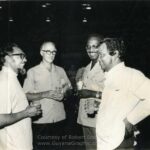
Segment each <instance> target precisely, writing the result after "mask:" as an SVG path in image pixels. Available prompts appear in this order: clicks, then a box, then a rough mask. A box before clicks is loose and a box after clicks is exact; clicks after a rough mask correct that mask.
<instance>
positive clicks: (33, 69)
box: [28, 64, 40, 72]
mask: <svg viewBox="0 0 150 150" xmlns="http://www.w3.org/2000/svg"><path fill="white" fill-rule="evenodd" d="M39 69H40V64H38V65H36V66H33V67H31V68H30V69H29V70H28V72H31V71H36V70H39Z"/></svg>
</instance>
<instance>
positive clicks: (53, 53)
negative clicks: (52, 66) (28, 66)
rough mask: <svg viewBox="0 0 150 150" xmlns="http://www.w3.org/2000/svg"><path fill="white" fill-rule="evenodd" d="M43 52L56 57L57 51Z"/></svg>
mask: <svg viewBox="0 0 150 150" xmlns="http://www.w3.org/2000/svg"><path fill="white" fill-rule="evenodd" d="M42 51H43V52H45V53H46V54H48V55H50V54H52V55H56V51H50V50H42Z"/></svg>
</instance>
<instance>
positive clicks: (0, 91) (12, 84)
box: [0, 44, 41, 150]
mask: <svg viewBox="0 0 150 150" xmlns="http://www.w3.org/2000/svg"><path fill="white" fill-rule="evenodd" d="M25 62H26V57H25V54H24V52H23V51H22V50H21V49H20V48H19V47H18V46H17V45H16V44H8V45H7V46H6V47H4V48H3V49H2V50H1V52H0V69H1V71H0V149H1V150H6V149H7V150H32V130H31V119H30V117H32V116H36V115H39V114H40V113H41V110H40V107H35V106H29V105H28V101H27V99H26V96H25V94H24V92H23V89H22V87H21V86H20V83H19V82H18V79H17V75H18V73H20V71H22V70H24V65H25Z"/></svg>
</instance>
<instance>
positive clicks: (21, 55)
mask: <svg viewBox="0 0 150 150" xmlns="http://www.w3.org/2000/svg"><path fill="white" fill-rule="evenodd" d="M8 56H20V58H21V59H22V60H23V59H26V58H27V57H26V54H24V53H16V54H15V53H14V54H9V55H8Z"/></svg>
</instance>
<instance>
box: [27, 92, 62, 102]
mask: <svg viewBox="0 0 150 150" xmlns="http://www.w3.org/2000/svg"><path fill="white" fill-rule="evenodd" d="M26 96H27V99H28V100H29V101H32V102H33V101H39V100H41V99H43V98H48V99H51V100H55V101H61V100H62V99H63V98H62V94H61V93H57V92H56V91H44V92H38V93H26Z"/></svg>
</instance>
